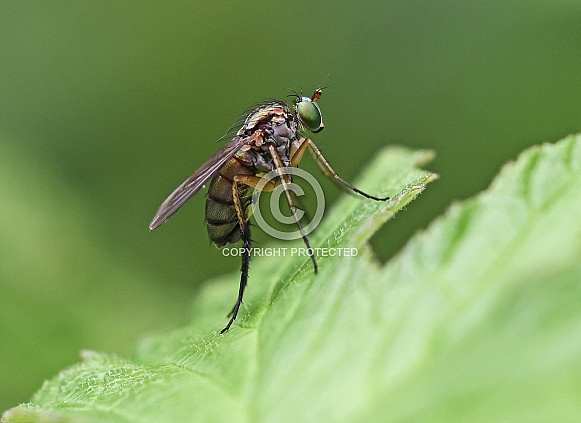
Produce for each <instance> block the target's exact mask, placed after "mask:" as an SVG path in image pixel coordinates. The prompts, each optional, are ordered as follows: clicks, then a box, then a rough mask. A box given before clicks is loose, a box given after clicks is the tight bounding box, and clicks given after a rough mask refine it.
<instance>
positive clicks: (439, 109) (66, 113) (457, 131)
mask: <svg viewBox="0 0 581 423" xmlns="http://www.w3.org/2000/svg"><path fill="white" fill-rule="evenodd" d="M0 7H1V9H0V10H1V12H0V101H1V102H0V319H1V322H0V336H1V347H0V363H1V364H0V409H5V408H7V407H10V406H14V405H16V404H18V403H19V402H24V401H27V400H28V399H29V397H30V396H31V394H32V393H33V392H34V391H35V390H36V389H37V388H38V387H40V385H41V383H42V381H43V380H44V379H46V378H50V377H52V376H54V375H55V374H56V373H57V372H58V371H59V370H60V369H62V368H63V367H64V366H67V365H69V364H72V363H74V362H77V361H78V360H79V351H80V350H81V349H95V350H103V351H107V352H116V353H119V354H122V355H128V354H131V353H132V351H133V349H134V347H135V344H136V342H137V341H138V340H139V338H141V337H142V336H144V335H145V334H147V333H151V332H158V331H164V330H168V329H170V328H173V327H178V326H180V325H182V324H184V323H185V322H186V321H187V320H188V316H189V314H190V307H191V306H190V304H191V301H192V298H193V297H194V296H195V295H196V290H197V288H198V287H199V286H200V284H202V283H203V282H204V281H205V280H207V279H208V278H209V277H211V276H212V275H215V274H220V273H224V272H230V271H236V270H237V269H238V268H239V262H238V259H237V258H232V257H223V256H222V254H221V253H220V251H219V250H217V249H216V248H214V247H213V246H212V245H211V244H210V242H209V241H208V239H207V236H206V232H205V227H204V223H203V209H204V197H203V195H199V196H198V197H196V198H194V199H193V200H192V201H191V202H190V203H188V205H187V206H186V207H184V209H183V211H181V212H180V213H179V214H178V215H177V216H176V217H174V218H173V219H172V220H171V221H170V223H169V224H166V225H164V226H163V227H162V228H160V229H159V230H158V231H156V232H153V233H150V232H149V231H148V229H147V225H148V223H149V221H150V220H151V218H152V217H153V215H154V213H155V211H156V210H157V207H158V206H159V204H160V203H161V201H162V200H163V199H164V198H165V196H166V195H167V194H169V193H170V192H171V191H172V190H173V188H175V186H176V185H177V184H178V183H180V182H181V181H182V180H183V179H184V178H185V177H186V176H187V175H189V173H191V172H192V171H193V170H195V168H196V167H197V166H198V165H200V164H201V163H202V162H203V161H204V160H205V159H206V158H208V157H209V156H210V155H211V154H212V153H213V152H215V151H216V150H217V148H218V147H219V145H217V144H216V143H215V142H214V141H215V140H216V139H218V138H219V137H220V136H222V135H223V134H224V133H225V131H226V130H227V129H228V127H229V125H230V124H231V123H232V122H233V121H234V120H235V119H236V117H237V116H238V115H240V114H241V113H242V112H243V111H244V110H246V109H248V108H249V107H251V106H252V105H253V104H255V103H256V102H258V101H260V100H263V99H265V98H271V97H274V98H281V99H282V98H284V97H285V96H286V95H287V94H288V93H289V91H288V89H287V88H293V89H295V90H300V89H301V88H302V89H303V90H304V91H305V92H308V93H310V92H311V91H312V89H313V88H315V87H316V86H318V85H319V84H323V85H329V88H328V89H326V90H325V92H324V95H323V97H322V99H321V100H320V102H319V104H320V106H321V109H322V112H323V116H324V120H325V125H326V129H325V131H323V132H322V133H320V134H317V135H315V136H314V137H313V138H314V140H315V141H316V142H317V144H318V145H319V146H320V148H321V149H322V150H323V152H325V154H326V156H327V158H328V159H329V161H330V162H331V163H332V164H333V165H334V167H335V168H336V170H338V171H339V172H340V173H341V174H342V175H343V176H344V177H345V178H346V179H351V180H352V179H353V178H354V177H355V176H356V175H357V173H358V170H359V169H360V168H361V167H363V166H365V164H366V162H367V161H368V160H369V159H370V158H371V157H372V156H373V155H374V154H375V153H376V152H377V151H378V149H380V148H382V147H383V146H386V145H390V144H401V145H405V146H408V147H412V148H429V149H433V150H435V151H436V152H437V154H438V156H437V159H436V161H435V162H434V163H433V164H432V165H431V166H430V169H432V170H435V171H437V172H438V173H440V174H441V175H442V178H441V180H440V181H439V182H437V183H435V184H434V185H432V186H430V188H429V189H428V190H427V192H426V193H425V194H424V195H422V197H421V198H420V199H419V200H418V201H416V202H414V204H413V206H412V207H410V209H409V210H408V211H405V212H403V213H401V214H399V215H398V218H397V219H396V220H395V221H394V222H392V223H390V224H389V225H387V226H386V227H385V228H384V229H383V230H382V231H381V232H380V233H379V234H378V235H376V236H375V237H374V239H373V244H374V247H375V248H376V250H377V252H378V254H379V256H380V257H381V258H382V259H383V260H386V259H388V258H389V257H390V256H391V255H393V254H394V253H395V252H396V251H397V250H398V249H399V248H401V246H402V245H403V244H404V243H405V241H406V240H407V239H408V238H409V237H410V236H411V235H412V234H413V233H414V232H415V231H416V230H417V229H419V228H421V227H424V226H425V225H427V224H428V223H429V222H430V221H431V220H432V219H433V218H434V217H435V216H437V215H438V214H440V213H441V212H442V211H443V210H444V209H445V207H446V205H448V204H449V203H450V202H451V201H453V200H455V199H461V198H466V197H468V196H470V195H472V194H474V193H476V192H478V191H479V190H481V189H483V188H485V187H486V186H487V184H488V182H489V181H490V179H491V178H492V177H493V175H494V174H496V173H497V171H498V170H499V168H500V166H501V165H502V164H503V163H504V162H506V161H507V160H509V159H512V158H514V157H515V155H516V154H517V153H518V152H519V151H521V150H522V149H523V148H525V147H527V146H529V145H532V144H536V143H539V142H543V141H554V140H557V139H559V138H561V137H562V136H564V135H566V134H568V133H571V132H576V131H579V129H580V127H581V77H580V76H581V2H580V1H573V0H556V1H552V2H547V1H529V0H527V1H524V0H519V1H514V2H505V1H498V0H493V1H486V2H484V1H453V0H444V1H439V2H433V1H427V0H424V1H393V0H391V1H389V0H388V1H385V0H382V1H373V2H350V1H349V2H348V1H324V2H312V1H310V2H307V1H303V0H296V1H293V2H266V1H254V2H224V3H222V2H214V3H206V2H191V1H190V2H186V1H168V2H163V3H160V2H153V1H139V2H113V1H96V2H85V1H78V2H62V1H52V2H21V1H2V2H1V3H0ZM304 167H305V168H306V169H307V170H313V171H314V172H316V166H315V165H313V163H312V160H309V159H308V158H307V159H305V165H304ZM324 188H325V190H326V193H327V198H328V199H329V200H330V201H331V202H332V201H333V199H335V198H336V197H337V196H338V195H339V193H338V191H337V190H336V189H335V188H334V187H333V186H332V184H329V183H325V184H324ZM254 238H256V239H257V240H258V241H259V242H260V243H261V245H264V243H265V242H268V237H266V236H265V235H264V234H261V233H260V232H259V230H258V229H255V232H254ZM254 283H260V281H253V280H252V279H251V287H252V284H254ZM251 287H250V288H251ZM236 289H237V287H235V286H233V287H232V296H233V298H232V300H234V296H235V294H236ZM221 324H222V323H221V322H216V325H217V326H216V328H217V329H219V328H220V327H221Z"/></svg>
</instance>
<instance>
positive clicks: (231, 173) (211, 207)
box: [206, 158, 255, 247]
mask: <svg viewBox="0 0 581 423" xmlns="http://www.w3.org/2000/svg"><path fill="white" fill-rule="evenodd" d="M254 174H255V172H253V171H252V170H251V169H249V168H247V167H246V166H244V165H243V164H242V163H240V162H239V161H238V160H236V159H235V158H233V159H231V160H230V161H229V162H228V163H226V164H225V165H224V166H223V167H222V168H221V169H220V171H219V172H218V174H217V175H216V176H214V178H213V179H212V182H210V188H209V189H208V198H207V199H206V225H207V228H208V237H209V238H210V240H211V241H212V242H214V244H216V245H217V246H218V247H222V246H224V245H225V244H227V243H229V242H236V241H238V239H239V238H240V235H241V230H240V222H239V220H238V215H237V212H236V206H235V205H234V197H233V190H232V188H233V184H234V177H235V176H236V175H254ZM237 189H238V198H240V201H241V206H242V213H243V220H244V221H246V220H247V214H246V209H247V208H248V205H249V204H250V200H251V198H252V195H251V191H252V190H251V189H250V187H248V186H246V185H243V184H237Z"/></svg>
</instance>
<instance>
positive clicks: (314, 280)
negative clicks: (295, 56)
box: [4, 137, 581, 422]
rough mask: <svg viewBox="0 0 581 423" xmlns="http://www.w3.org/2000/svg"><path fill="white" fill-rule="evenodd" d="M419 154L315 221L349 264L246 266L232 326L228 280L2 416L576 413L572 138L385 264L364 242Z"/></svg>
mask: <svg viewBox="0 0 581 423" xmlns="http://www.w3.org/2000/svg"><path fill="white" fill-rule="evenodd" d="M428 158H429V154H428V153H425V152H419V153H411V152H409V151H406V150H402V149H391V150H387V151H386V152H384V153H382V154H381V155H379V157H378V158H377V160H376V161H375V162H374V163H372V164H371V166H370V167H369V169H367V171H366V173H365V175H364V176H363V177H362V179H361V180H360V181H359V182H358V185H360V186H361V187H362V188H364V189H366V190H368V191H371V192H378V191H381V190H380V187H382V186H392V187H397V186H399V187H401V188H399V189H395V190H393V191H391V192H389V193H388V194H392V195H393V194H396V195H394V199H393V200H392V201H390V202H388V203H387V204H386V203H383V204H380V203H376V202H372V201H367V200H362V199H360V198H355V197H351V196H348V197H347V196H346V197H345V198H343V199H342V200H341V201H340V202H339V203H338V204H337V205H336V206H335V207H334V208H333V210H332V211H331V212H330V213H329V215H328V216H327V220H326V221H324V224H323V225H322V226H320V227H319V228H318V230H317V233H318V234H319V238H317V239H315V240H313V242H312V243H313V244H314V245H316V246H333V247H346V248H356V249H357V251H358V255H357V256H356V257H321V258H320V260H319V264H320V272H319V274H318V275H314V274H313V272H312V267H311V265H310V264H309V262H308V260H306V258H304V257H285V258H284V259H282V258H272V257H271V258H267V257H265V258H261V259H255V260H253V266H252V269H251V279H250V281H251V285H249V288H248V294H249V295H248V299H247V301H246V303H245V305H246V307H245V308H244V309H243V312H242V313H241V315H240V317H239V319H238V320H237V322H236V324H235V325H234V326H233V327H232V329H231V330H230V331H229V332H227V333H226V334H225V335H223V336H220V335H218V333H217V331H216V329H220V328H221V322H223V321H224V311H225V310H228V309H229V306H231V301H232V300H233V299H234V295H233V294H234V292H233V291H235V287H236V285H237V279H238V275H231V276H230V277H225V278H221V279H218V280H216V281H215V282H214V283H211V284H208V285H206V288H205V290H204V292H203V293H202V294H201V295H200V296H199V297H198V299H197V302H196V311H195V315H194V316H193V319H192V324H191V325H190V326H188V327H186V328H183V329H181V330H177V331H175V332H174V333H170V334H166V335H163V336H159V337H156V338H151V339H149V340H147V341H145V342H144V343H143V344H142V345H141V347H140V348H139V351H138V353H137V356H136V357H135V358H134V359H132V360H127V359H122V358H120V357H116V356H112V355H105V354H98V353H94V352H85V353H84V355H83V358H84V362H83V363H81V364H79V365H77V366H74V367H72V368H70V369H67V370H65V371H63V372H62V373H61V374H60V375H58V376H57V377H55V378H54V379H53V380H51V381H48V382H46V383H45V385H44V386H43V387H42V388H41V389H40V390H39V391H38V392H37V393H36V395H35V396H34V398H33V399H32V402H31V403H29V404H25V405H22V406H20V407H17V408H14V409H12V410H9V411H8V412H6V413H5V415H4V421H6V422H23V421H28V422H30V421H63V420H65V421H83V422H101V421H109V422H111V421H112V422H134V421H139V422H154V421H155V422H159V421H168V422H170V421H172V422H173V421H204V422H207V421H228V422H257V421H264V422H284V421H293V422H295V421H338V422H367V421H368V422H377V421H398V422H407V421H409V422H418V421H421V422H449V421H470V422H491V421H527V422H528V421H539V422H544V421H559V422H568V421H579V417H580V416H581V402H580V401H579V393H580V392H581V365H580V364H579V363H581V307H579V304H580V301H579V300H581V284H580V281H581V260H580V258H581V220H580V219H579V218H578V216H580V212H581V172H580V171H581V137H569V138H567V139H565V140H563V141H561V142H559V143H558V144H556V145H543V146H540V147H535V148H532V149H530V150H528V151H526V152H525V153H523V154H522V155H521V156H520V157H519V159H518V160H517V161H516V162H514V163H511V164H509V165H507V166H506V167H505V168H504V169H503V171H502V172H501V174H500V175H499V176H498V177H497V178H496V179H495V181H494V182H493V183H492V185H491V187H490V188H489V189H488V190H487V191H485V192H484V193H482V194H480V195H478V196H476V197H475V198H473V199H470V200H467V201H464V202H462V203H459V204H455V205H453V206H452V207H451V208H450V210H449V211H448V212H447V213H446V214H445V215H444V216H443V217H441V218H439V219H437V220H436V221H435V222H434V223H433V224H432V225H431V226H430V227H429V228H428V229H427V230H426V231H424V232H422V233H420V234H418V235H416V236H415V237H414V238H413V239H412V240H411V241H410V242H409V243H408V245H407V246H406V247H405V248H404V249H403V250H402V251H401V252H400V253H399V254H398V255H396V256H395V257H393V258H392V259H391V260H390V261H389V262H388V263H387V264H386V265H385V266H381V265H379V264H378V263H377V261H376V260H375V258H374V256H373V252H372V251H371V249H370V248H369V247H368V245H367V243H366V242H367V240H368V239H369V237H370V236H371V235H372V234H373V233H374V232H375V231H376V230H377V229H378V228H379V227H380V226H381V225H382V224H383V223H384V222H385V221H386V220H387V219H389V218H390V217H391V216H393V214H394V213H395V212H397V211H398V210H400V209H401V208H402V207H404V206H405V204H407V203H408V202H409V201H411V200H412V199H413V198H414V197H415V196H416V195H417V194H419V193H420V192H421V191H422V190H423V188H424V186H425V184H426V183H427V182H429V181H430V180H432V179H433V178H434V176H433V175H431V174H429V173H427V172H423V171H420V170H417V169H415V165H417V164H421V163H423V162H424V161H425V160H426V159H428ZM467 176H469V175H467ZM286 245H287V244H285V246H286ZM221 319H222V320H221Z"/></svg>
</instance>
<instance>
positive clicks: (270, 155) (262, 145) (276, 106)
mask: <svg viewBox="0 0 581 423" xmlns="http://www.w3.org/2000/svg"><path fill="white" fill-rule="evenodd" d="M321 94H322V90H321V89H320V88H317V89H316V90H315V92H314V93H313V95H312V96H311V97H305V96H302V95H298V94H296V93H295V95H294V97H295V98H296V99H295V101H294V105H293V106H294V107H293V108H292V109H291V107H290V106H289V105H288V104H287V103H285V102H283V101H278V100H274V101H268V102H265V103H262V104H260V105H258V106H257V107H256V108H255V109H254V110H252V111H251V112H250V114H248V116H247V117H246V120H245V121H244V124H243V125H242V127H241V128H240V130H238V131H237V132H236V135H235V136H234V137H233V138H232V139H231V140H230V141H229V142H227V143H226V144H225V145H224V146H223V147H222V148H221V149H220V150H219V151H218V152H217V153H216V154H214V155H213V156H212V157H211V158H210V159H209V160H208V161H206V162H205V163H204V164H203V165H202V166H200V167H199V168H198V169H197V170H196V171H195V172H194V173H193V174H192V175H191V176H190V177H189V178H187V179H186V180H185V181H184V182H183V183H182V184H181V185H180V186H178V187H177V188H176V189H175V190H174V191H173V192H172V193H171V194H170V195H169V196H168V197H167V198H166V200H165V201H164V202H163V203H162V204H161V206H160V207H159V210H158V211H157V213H156V215H155V217H154V218H153V220H152V221H151V223H150V225H149V229H150V230H154V229H156V228H157V227H159V226H160V225H161V224H163V223H164V222H165V221H167V220H168V219H169V218H170V217H171V216H173V214H174V213H175V212H177V211H178V209H179V208H180V207H181V206H182V205H183V204H184V203H185V202H186V201H188V200H189V199H190V198H191V197H192V196H193V195H194V194H196V193H197V192H198V191H199V190H200V188H202V186H204V184H206V183H207V182H208V181H209V180H210V179H211V182H210V186H209V189H208V194H207V199H206V225H207V229H208V236H209V238H210V240H211V241H212V242H213V243H214V244H216V246H218V247H223V246H225V245H226V244H229V243H235V242H237V241H239V240H240V239H242V244H243V248H242V251H243V252H242V254H241V255H242V266H241V269H240V271H241V277H240V286H239V289H238V298H237V299H236V303H235V304H234V308H233V309H232V311H231V312H230V314H228V317H229V318H230V320H229V321H228V324H227V325H226V327H225V328H224V329H222V331H221V332H220V333H221V334H223V333H224V332H226V331H227V330H228V329H229V328H230V326H231V325H232V323H233V322H234V320H235V319H236V316H237V315H238V311H239V309H240V305H241V304H242V296H243V294H244V288H245V287H246V284H247V281H248V267H249V262H250V251H251V249H250V245H251V238H250V225H249V218H250V209H251V207H249V206H250V203H251V199H252V193H253V190H254V189H255V188H256V186H257V185H258V184H259V182H260V178H261V176H262V175H265V174H266V173H268V172H271V171H273V170H275V171H277V175H279V176H277V177H276V178H275V179H273V180H271V181H269V182H268V183H267V184H266V185H264V187H263V188H262V189H263V190H265V191H272V190H273V189H274V188H275V187H276V186H278V185H280V184H282V186H283V188H284V190H285V194H286V195H285V196H286V199H287V202H288V206H289V208H290V211H291V212H292V214H293V217H294V221H295V223H296V225H297V227H298V230H299V231H300V234H301V236H302V239H303V241H304V243H305V245H306V247H307V251H308V252H309V255H310V258H311V260H312V262H313V266H314V271H315V273H316V272H317V261H316V259H315V256H314V254H313V250H312V249H311V248H310V245H309V240H308V239H307V237H306V234H305V232H304V230H303V227H302V225H301V222H300V220H299V218H298V217H297V214H296V207H295V205H294V204H293V200H292V197H291V195H290V191H289V190H288V189H287V186H288V184H290V183H291V177H290V175H289V174H288V173H285V172H283V168H285V167H289V166H291V167H296V166H298V164H299V163H300V161H301V159H302V158H303V155H304V153H305V151H306V150H309V152H310V153H311V154H312V155H313V157H314V159H315V161H316V162H317V164H318V165H319V167H320V168H321V170H322V171H323V173H324V174H325V175H326V176H328V177H330V178H332V179H333V180H334V181H335V182H337V183H339V184H342V185H344V186H345V187H347V188H348V189H350V190H352V191H354V192H356V193H358V194H360V195H362V196H364V197H366V198H369V199H372V200H375V201H385V200H388V199H389V197H375V196H373V195H370V194H367V193H365V192H363V191H361V190H359V189H357V188H356V187H354V186H353V185H351V184H350V183H349V182H347V181H345V180H344V179H343V178H341V177H340V176H339V175H338V174H337V172H335V171H334V170H333V168H332V167H331V166H330V165H329V163H328V162H327V160H325V158H324V157H323V155H322V154H321V151H320V150H319V149H318V148H317V146H316V145H315V143H313V141H312V140H311V139H310V138H306V137H304V136H303V134H304V133H305V132H306V131H307V130H308V131H310V132H312V133H317V132H320V131H322V130H323V128H324V125H323V118H322V115H321V110H320V109H319V105H318V104H317V100H318V99H319V98H320V97H321Z"/></svg>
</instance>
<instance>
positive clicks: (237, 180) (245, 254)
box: [220, 175, 274, 335]
mask: <svg viewBox="0 0 581 423" xmlns="http://www.w3.org/2000/svg"><path fill="white" fill-rule="evenodd" d="M258 181H260V178H259V177H257V176H250V175H237V176H235V177H234V182H233V184H232V198H233V199H234V208H235V210H236V216H237V217H238V225H240V233H241V238H242V254H241V256H242V265H241V266H240V286H239V288H238V298H237V299H236V303H235V304H234V307H233V308H232V311H231V312H230V313H229V314H228V317H230V320H229V321H228V324H227V325H226V327H225V328H224V329H222V330H221V331H220V335H221V334H223V333H224V332H226V331H227V330H228V329H230V326H232V323H234V320H236V316H238V310H240V305H242V297H243V296H244V289H245V288H246V284H247V283H248V269H249V268H250V252H251V244H252V239H251V237H250V224H249V222H248V216H246V210H245V209H244V205H243V204H242V200H241V199H240V190H239V186H240V185H247V186H250V187H255V186H256V184H257V183H258ZM273 189H274V185H272V184H270V185H269V184H266V186H265V188H264V190H266V191H272V190H273Z"/></svg>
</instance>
